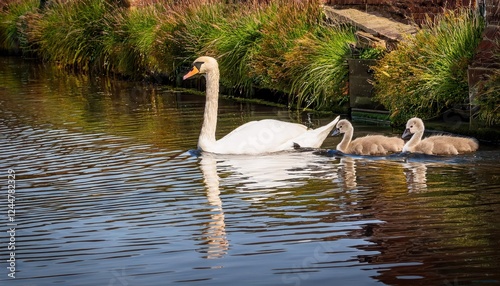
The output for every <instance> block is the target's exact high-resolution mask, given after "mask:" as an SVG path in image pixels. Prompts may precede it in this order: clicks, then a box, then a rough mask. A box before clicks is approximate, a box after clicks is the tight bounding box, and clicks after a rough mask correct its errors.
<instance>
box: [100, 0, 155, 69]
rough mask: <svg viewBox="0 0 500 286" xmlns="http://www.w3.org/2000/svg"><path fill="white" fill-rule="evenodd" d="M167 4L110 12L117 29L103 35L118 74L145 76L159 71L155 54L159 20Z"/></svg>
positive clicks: (111, 19) (109, 14) (108, 15)
mask: <svg viewBox="0 0 500 286" xmlns="http://www.w3.org/2000/svg"><path fill="white" fill-rule="evenodd" d="M164 12H165V6H163V5H156V4H151V5H148V6H143V7H140V8H137V9H133V10H130V11H129V10H119V11H117V12H115V13H107V15H106V16H107V17H109V18H110V22H111V23H115V25H114V26H115V28H114V29H111V30H110V29H108V30H109V33H108V34H107V35H106V37H104V38H103V40H104V46H105V50H106V51H107V53H109V58H110V63H111V65H112V66H114V70H113V72H114V73H118V74H121V75H125V76H127V77H131V78H135V79H138V78H144V77H146V76H147V74H149V73H152V72H154V71H155V70H157V63H156V62H155V59H154V58H153V57H152V56H151V55H152V53H153V47H154V45H153V44H154V41H155V37H156V31H157V26H158V23H159V21H160V19H161V17H162V15H163V13H164Z"/></svg>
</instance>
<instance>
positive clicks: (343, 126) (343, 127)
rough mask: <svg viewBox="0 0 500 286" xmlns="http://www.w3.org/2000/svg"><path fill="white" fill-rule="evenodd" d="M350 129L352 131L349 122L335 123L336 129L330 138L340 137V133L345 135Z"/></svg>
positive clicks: (344, 120) (343, 120)
mask: <svg viewBox="0 0 500 286" xmlns="http://www.w3.org/2000/svg"><path fill="white" fill-rule="evenodd" d="M351 129H352V124H351V122H349V121H348V120H346V119H342V120H340V121H339V122H338V123H337V125H336V128H335V129H334V130H333V132H332V136H337V135H340V134H342V133H346V132H347V131H348V130H351Z"/></svg>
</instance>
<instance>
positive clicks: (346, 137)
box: [337, 128, 353, 153]
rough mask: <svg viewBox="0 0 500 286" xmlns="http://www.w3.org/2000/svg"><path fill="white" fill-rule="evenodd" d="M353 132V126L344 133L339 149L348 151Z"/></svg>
mask: <svg viewBox="0 0 500 286" xmlns="http://www.w3.org/2000/svg"><path fill="white" fill-rule="evenodd" d="M352 133H353V132H352V128H349V129H347V131H346V132H345V133H344V137H343V138H342V141H340V143H339V145H337V150H339V151H342V152H344V153H345V152H347V148H349V144H351V140H352Z"/></svg>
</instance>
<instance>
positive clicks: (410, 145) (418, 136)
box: [403, 131, 424, 152]
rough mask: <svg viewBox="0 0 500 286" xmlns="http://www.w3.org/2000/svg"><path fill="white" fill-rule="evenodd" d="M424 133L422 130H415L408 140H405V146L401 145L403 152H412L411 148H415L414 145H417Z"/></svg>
mask: <svg viewBox="0 0 500 286" xmlns="http://www.w3.org/2000/svg"><path fill="white" fill-rule="evenodd" d="M423 135H424V131H417V132H415V133H414V134H413V135H412V136H411V138H410V140H408V142H406V144H405V146H404V147H403V152H412V151H413V148H415V146H417V145H418V144H419V143H420V141H422V136H423Z"/></svg>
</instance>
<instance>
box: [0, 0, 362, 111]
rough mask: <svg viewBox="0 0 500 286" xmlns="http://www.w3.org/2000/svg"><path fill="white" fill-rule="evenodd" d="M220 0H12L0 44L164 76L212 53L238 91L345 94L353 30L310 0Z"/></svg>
mask: <svg viewBox="0 0 500 286" xmlns="http://www.w3.org/2000/svg"><path fill="white" fill-rule="evenodd" d="M174 2H175V3H174ZM179 2H180V3H179ZM226 2H227V1H215V0H214V1H211V4H210V5H202V3H200V1H170V2H168V1H166V2H162V3H161V4H151V5H148V6H144V7H136V8H133V9H127V8H118V7H115V6H113V5H110V4H109V3H107V2H105V1H100V0H76V1H63V0H54V1H51V2H50V5H49V6H47V7H46V9H44V10H43V11H39V10H38V9H37V7H38V1H27V0H24V1H23V0H19V1H13V2H11V3H10V4H8V5H6V6H5V7H3V9H2V11H1V13H0V22H1V23H2V26H1V27H0V30H1V31H2V34H0V35H1V40H2V41H1V48H2V49H3V50H8V51H14V52H20V53H23V54H30V55H36V56H38V57H40V58H42V59H44V60H46V61H49V62H54V63H57V64H58V65H59V66H61V67H62V68H68V69H73V70H79V71H84V72H89V71H90V72H105V73H113V74H118V75H121V76H124V77H128V78H133V79H143V78H152V79H154V80H155V79H156V80H163V79H165V78H167V79H168V80H170V82H175V81H176V79H177V78H178V75H179V74H182V73H183V72H185V71H184V68H185V67H186V65H189V64H190V63H191V62H192V61H193V60H194V59H195V58H196V57H198V56H200V55H210V56H213V57H216V58H217V59H218V60H219V65H220V70H221V79H222V84H223V85H224V87H226V88H227V89H232V90H236V91H237V92H238V94H240V96H241V95H243V96H250V95H251V94H252V93H253V90H254V88H259V89H269V90H271V91H274V92H279V93H285V94H290V101H291V102H293V103H298V104H299V105H300V106H312V107H314V108H316V109H331V108H335V107H338V106H340V104H341V103H343V102H345V100H346V98H347V97H346V86H347V75H348V70H347V67H346V66H345V60H346V59H347V58H348V57H350V49H349V44H350V43H352V42H354V41H355V38H354V29H352V28H351V27H349V26H345V25H335V26H331V25H327V24H326V23H325V22H324V21H323V12H322V8H321V6H320V5H319V1H316V0H309V1H300V2H299V1H286V0H280V1H271V3H269V4H262V3H257V2H255V3H246V4H244V5H243V4H226ZM20 22H22V25H20V24H19V23H20ZM3 31H6V33H8V34H4V33H3ZM21 39H23V40H21ZM13 46H15V48H13ZM329 71H331V73H329ZM325 78H327V79H328V82H327V84H323V82H324V81H325Z"/></svg>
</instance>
